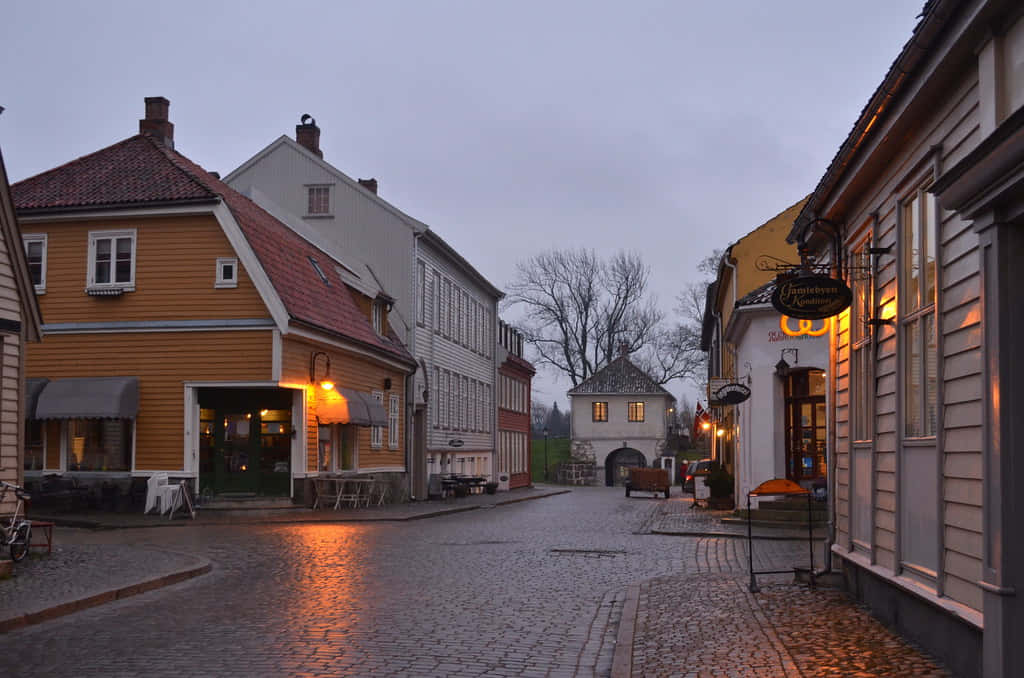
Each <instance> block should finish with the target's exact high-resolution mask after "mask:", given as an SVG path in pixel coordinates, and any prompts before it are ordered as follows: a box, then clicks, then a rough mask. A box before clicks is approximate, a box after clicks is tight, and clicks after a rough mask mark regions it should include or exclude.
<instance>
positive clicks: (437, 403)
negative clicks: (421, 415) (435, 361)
mask: <svg viewBox="0 0 1024 678" xmlns="http://www.w3.org/2000/svg"><path fill="white" fill-rule="evenodd" d="M431 405H432V407H431V410H432V411H433V415H434V416H433V417H431V418H432V419H433V420H434V428H438V426H439V424H440V417H441V368H440V367H437V366H436V365H435V366H434V402H433V403H431Z"/></svg>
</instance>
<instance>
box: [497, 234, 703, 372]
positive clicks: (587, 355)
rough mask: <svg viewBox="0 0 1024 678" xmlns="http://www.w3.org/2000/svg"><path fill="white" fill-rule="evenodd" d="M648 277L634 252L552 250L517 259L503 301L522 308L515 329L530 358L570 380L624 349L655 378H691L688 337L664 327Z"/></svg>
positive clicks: (645, 267)
mask: <svg viewBox="0 0 1024 678" xmlns="http://www.w3.org/2000/svg"><path fill="white" fill-rule="evenodd" d="M649 276H650V270H649V269H648V267H647V266H646V265H645V264H644V263H643V260H642V259H641V258H640V255H639V254H637V253H635V252H618V253H617V254H615V255H613V256H612V257H611V258H610V259H608V260H602V259H599V258H598V257H597V255H596V254H595V253H594V252H593V250H584V249H579V250H550V251H547V252H542V253H541V254H538V255H536V256H534V257H531V258H530V259H528V260H526V261H524V262H520V263H519V264H518V266H517V267H516V278H515V280H514V281H513V282H512V283H511V284H510V285H509V288H508V296H507V298H506V302H505V303H506V304H507V305H515V304H522V305H524V306H525V308H526V315H525V318H524V322H523V323H522V326H521V329H522V331H523V334H524V337H525V339H526V341H527V343H528V344H530V345H531V346H532V347H533V350H534V352H535V353H536V362H537V363H538V364H541V365H548V366H550V367H552V368H554V369H556V370H558V371H561V372H563V373H565V375H566V376H567V377H569V380H570V381H571V382H572V385H573V386H578V385H579V384H580V383H582V382H583V381H585V380H586V379H587V378H588V377H590V375H592V374H593V373H594V372H596V371H597V370H599V369H601V368H602V367H604V366H605V365H607V364H608V363H609V362H611V361H612V360H613V359H614V358H615V357H617V356H618V355H619V353H620V350H622V348H623V347H624V348H625V350H626V351H627V352H628V353H631V354H636V357H635V360H636V362H637V364H638V366H640V367H641V368H643V369H645V370H647V371H648V373H649V374H650V375H651V377H652V378H653V379H655V380H656V381H657V382H658V383H666V382H668V381H669V380H671V379H675V378H678V377H689V376H691V374H692V373H693V372H694V369H695V367H694V366H693V365H691V362H692V361H693V360H694V354H693V352H692V351H691V350H690V344H691V343H692V341H691V340H690V339H689V336H688V334H687V332H686V331H682V330H681V328H669V327H666V326H665V320H664V317H663V314H662V312H661V311H660V310H659V309H658V307H657V304H656V302H655V300H654V299H653V298H652V297H651V296H650V295H649V294H648V289H647V287H648V279H649ZM698 343H699V342H698ZM698 348H699V347H698ZM698 364H699V363H698Z"/></svg>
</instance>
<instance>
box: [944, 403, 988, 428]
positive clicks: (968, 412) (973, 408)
mask: <svg viewBox="0 0 1024 678" xmlns="http://www.w3.org/2000/svg"><path fill="white" fill-rule="evenodd" d="M981 416H982V407H981V401H980V400H975V401H972V402H966V403H947V404H946V414H945V424H946V427H947V428H960V427H966V426H977V425H978V423H979V422H980V421H981Z"/></svg>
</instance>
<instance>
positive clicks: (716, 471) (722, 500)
mask: <svg viewBox="0 0 1024 678" xmlns="http://www.w3.org/2000/svg"><path fill="white" fill-rule="evenodd" d="M704 482H705V483H707V486H708V489H709V490H710V494H711V498H710V499H709V500H708V508H713V509H731V508H732V507H733V506H734V505H735V501H734V499H733V494H732V492H733V484H734V478H733V477H732V474H731V473H729V472H728V471H726V470H725V469H724V468H722V467H721V466H720V465H719V464H714V465H713V466H712V467H711V473H709V474H708V476H707V479H706V480H705V481H704Z"/></svg>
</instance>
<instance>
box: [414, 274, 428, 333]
mask: <svg viewBox="0 0 1024 678" xmlns="http://www.w3.org/2000/svg"><path fill="white" fill-rule="evenodd" d="M416 284H417V285H419V286H420V290H419V292H420V295H419V300H420V307H419V308H418V309H416V322H417V323H418V324H419V325H420V327H422V326H423V325H426V323H427V299H429V298H430V296H429V295H428V294H427V265H426V264H425V263H424V262H423V260H422V259H421V260H419V261H417V262H416Z"/></svg>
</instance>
